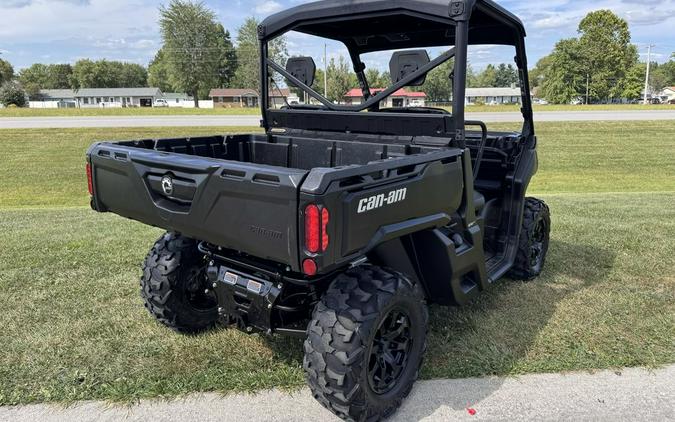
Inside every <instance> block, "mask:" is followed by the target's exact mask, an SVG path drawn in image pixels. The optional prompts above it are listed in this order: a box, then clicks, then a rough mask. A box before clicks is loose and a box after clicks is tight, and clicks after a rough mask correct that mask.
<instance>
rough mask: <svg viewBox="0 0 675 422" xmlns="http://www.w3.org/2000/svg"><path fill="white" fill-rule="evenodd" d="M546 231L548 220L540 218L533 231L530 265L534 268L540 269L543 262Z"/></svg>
mask: <svg viewBox="0 0 675 422" xmlns="http://www.w3.org/2000/svg"><path fill="white" fill-rule="evenodd" d="M546 232H547V229H546V222H545V221H544V220H539V221H538V222H537V225H536V226H535V228H534V231H533V232H532V246H531V249H530V265H531V266H532V268H533V269H534V270H538V269H539V268H540V267H541V266H542V264H543V260H544V253H545V251H544V248H545V247H546V246H545V245H546Z"/></svg>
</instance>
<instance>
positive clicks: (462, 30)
mask: <svg viewBox="0 0 675 422" xmlns="http://www.w3.org/2000/svg"><path fill="white" fill-rule="evenodd" d="M338 3H340V4H341V3H345V7H346V5H347V4H348V6H349V7H347V9H348V10H349V12H347V13H346V14H345V12H344V10H345V7H340V4H338ZM443 4H444V2H443V1H442V0H406V1H401V0H338V1H335V0H328V1H320V2H316V3H308V4H305V5H302V6H298V7H295V8H293V9H289V10H286V11H283V12H280V13H278V14H277V15H273V16H271V17H269V18H268V19H266V20H265V21H264V22H263V23H262V24H261V25H260V27H259V28H258V36H259V40H260V68H261V80H262V81H266V82H263V83H262V84H261V98H262V101H261V102H260V105H261V111H262V116H263V118H262V122H261V124H262V127H263V128H264V129H265V130H266V131H269V130H270V127H271V126H272V125H270V116H269V114H270V112H271V110H270V104H269V92H270V82H269V81H270V69H273V70H274V71H276V72H278V73H279V74H280V75H282V76H283V77H285V78H286V79H287V80H288V81H290V82H291V83H292V84H293V85H295V86H296V87H298V88H300V89H301V90H303V91H304V92H306V93H307V94H309V95H310V96H311V97H313V98H314V99H316V100H317V101H319V102H320V103H321V104H322V105H323V106H324V107H326V110H320V112H322V113H331V112H342V113H343V112H347V113H349V112H354V113H359V112H362V111H364V110H370V111H377V110H378V108H379V103H380V102H381V101H382V100H384V99H386V98H387V97H389V96H391V95H392V94H393V93H395V92H396V91H397V90H399V89H401V88H403V87H405V86H407V85H409V84H410V83H411V82H413V81H415V80H417V79H419V78H420V77H422V76H424V75H426V74H428V73H429V72H430V71H432V70H433V69H435V68H437V67H439V66H440V65H442V64H443V63H445V62H447V61H448V60H450V59H452V58H454V59H455V63H454V83H453V101H452V103H453V108H452V118H453V120H454V127H455V131H456V133H455V134H454V138H455V140H456V141H458V142H459V143H461V144H463V143H464V141H465V139H466V134H465V126H466V125H467V124H469V122H466V120H465V94H466V68H467V63H468V59H467V51H468V45H470V44H482V43H493V44H504V45H513V46H514V47H515V49H516V57H515V63H516V66H517V68H518V76H519V79H520V87H521V98H522V108H521V112H522V115H523V119H524V124H523V129H522V135H523V136H524V137H526V138H527V139H528V140H529V141H530V142H529V143H530V144H531V145H533V144H534V142H535V138H534V135H535V134H534V124H533V112H532V101H531V98H530V94H529V92H530V85H529V79H528V70H527V56H526V51H525V41H524V38H525V30H524V28H523V25H522V22H520V20H519V19H518V18H516V17H515V16H514V15H512V14H511V13H509V12H507V11H506V10H505V9H503V8H501V7H500V6H498V5H497V4H496V3H494V2H492V1H491V0H460V1H450V2H449V3H445V5H446V6H444V8H443V7H441V6H442V5H443ZM413 7H414V8H416V9H417V10H411V8H413ZM338 10H341V12H338ZM441 10H445V14H444V15H441V12H440V11H441ZM476 10H478V11H479V12H480V13H477V14H476V16H474V17H473V18H472V15H473V13H474V11H476ZM392 16H393V17H394V18H400V17H401V16H402V17H410V18H411V19H412V18H414V19H417V23H418V24H419V23H420V22H423V23H424V22H428V23H429V26H433V27H434V30H435V31H436V32H429V31H424V30H420V29H419V26H418V27H417V28H415V29H411V30H410V32H409V33H405V31H403V32H401V33H400V34H399V35H400V36H401V38H404V39H407V41H405V42H404V43H403V45H401V44H397V43H395V42H391V43H384V44H382V43H381V42H380V44H377V42H374V43H373V45H368V40H369V36H377V35H386V37H385V38H387V37H390V36H391V34H383V33H375V34H376V35H372V34H366V35H363V33H362V32H361V31H363V29H362V28H361V27H360V25H355V24H354V25H350V24H349V23H350V22H357V21H358V19H370V20H375V21H377V20H378V19H380V18H381V19H383V20H386V19H387V18H389V19H391V18H392ZM404 29H405V28H404ZM453 29H454V31H453ZM293 30H297V31H299V32H304V33H307V34H311V35H316V36H319V37H325V38H330V39H334V40H337V41H340V42H342V43H343V44H345V46H346V47H347V49H348V51H349V55H350V58H351V60H352V62H353V67H354V71H355V73H356V75H357V78H358V80H359V84H360V88H361V91H362V92H363V97H364V99H365V100H366V101H365V102H364V103H363V104H360V105H356V106H346V105H338V104H334V103H333V102H331V101H330V100H328V99H327V98H325V97H324V96H323V95H321V94H320V93H318V92H317V91H316V90H314V89H312V88H311V87H310V86H307V85H306V84H304V83H303V82H302V81H300V80H299V79H297V78H295V77H294V76H293V75H291V74H290V73H289V72H287V71H286V69H284V68H283V67H282V66H280V65H279V64H278V63H275V62H274V61H273V60H272V59H270V58H269V46H268V42H269V40H271V39H273V38H276V37H278V36H281V35H283V34H284V33H287V32H290V31H293ZM366 31H367V30H366ZM415 31H416V32H415ZM439 31H442V32H439ZM415 37H417V41H415ZM439 37H440V38H443V39H440V40H439ZM364 40H365V41H364ZM443 40H446V41H448V42H450V44H446V45H447V46H451V45H452V44H451V43H452V42H454V47H452V48H451V49H450V50H448V51H446V52H445V53H443V54H442V55H440V56H439V57H437V58H436V59H434V60H432V61H430V62H429V63H428V64H426V65H424V66H422V67H420V68H419V69H417V70H416V71H415V72H412V73H410V74H408V75H407V76H406V77H404V78H403V79H401V80H400V81H399V82H397V83H395V84H393V85H391V86H390V87H389V88H387V89H385V90H384V91H382V92H380V93H379V94H377V95H375V96H371V93H370V88H369V86H368V81H367V79H366V76H365V72H364V71H365V65H364V64H363V62H362V61H361V54H362V53H364V52H369V51H381V50H385V49H390V50H395V49H397V48H399V46H400V47H405V48H427V47H430V46H431V47H433V46H442V44H441V41H443ZM298 109H299V110H303V109H302V108H298ZM304 110H305V111H308V110H307V109H304ZM312 111H313V112H319V110H312ZM472 123H475V122H472Z"/></svg>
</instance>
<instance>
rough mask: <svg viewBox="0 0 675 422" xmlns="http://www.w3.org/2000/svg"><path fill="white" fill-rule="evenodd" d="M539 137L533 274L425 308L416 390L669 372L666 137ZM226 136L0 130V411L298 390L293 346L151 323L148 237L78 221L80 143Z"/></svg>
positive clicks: (577, 132) (671, 199)
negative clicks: (432, 382) (624, 371)
mask: <svg viewBox="0 0 675 422" xmlns="http://www.w3.org/2000/svg"><path fill="white" fill-rule="evenodd" d="M495 127H497V126H495ZM538 128H539V137H540V142H541V144H540V145H541V149H540V156H541V166H540V172H539V174H538V175H537V177H536V180H535V182H534V185H533V187H532V189H531V193H532V194H536V195H537V196H540V197H542V198H543V199H545V200H546V201H547V202H548V203H549V204H550V206H551V209H552V213H553V232H552V242H551V250H550V255H549V259H548V262H547V267H546V270H545V272H544V274H543V276H542V277H541V278H539V279H537V280H535V281H532V282H529V283H522V282H513V281H508V280H505V281H504V282H503V283H501V284H499V285H498V286H497V287H496V288H495V289H494V290H493V291H491V292H488V293H487V294H486V295H484V296H482V297H481V298H480V299H478V300H477V301H476V302H474V303H473V304H471V305H470V306H467V307H464V308H457V309H445V308H438V307H434V308H432V312H431V334H430V348H429V352H428V355H427V360H426V364H425V367H424V370H423V377H424V378H438V377H467V376H484V375H516V374H523V373H532V372H553V371H571V370H581V369H589V370H592V369H601V368H619V367H625V366H649V367H655V366H659V365H663V364H668V363H672V362H675V273H673V268H674V267H675V258H673V256H672V251H673V250H674V249H675V167H674V164H673V162H675V124H673V123H672V122H661V123H656V122H631V123H598V122H594V123H574V124H569V123H560V124H558V123H546V124H540V125H538ZM226 130H227V131H231V130H233V129H231V128H228V129H221V130H220V131H219V130H218V129H213V128H207V129H190V128H182V129H125V130H116V131H115V132H111V131H110V130H101V129H82V130H48V131H44V130H34V131H25V130H21V131H13V130H0V163H1V164H2V165H0V245H1V246H0V292H2V293H0V309H2V312H0V324H1V326H2V327H3V328H2V330H0V405H7V404H16V403H29V402H42V401H72V400H81V399H104V400H113V401H121V402H128V401H131V400H134V399H138V398H147V397H173V396H176V395H180V394H186V393H191V392H197V391H221V392H231V391H252V390H259V389H264V388H270V387H282V388H294V387H298V386H302V385H304V380H303V374H302V370H301V347H300V345H301V342H300V341H298V340H294V339H286V338H273V339H268V338H265V337H261V336H253V337H251V336H246V335H244V334H241V333H239V332H236V331H232V330H216V331H212V332H209V333H207V334H204V335H200V336H181V335H177V334H175V333H173V332H171V331H169V330H168V329H166V328H164V327H162V326H160V325H159V324H157V323H156V322H155V320H154V319H153V318H152V317H151V316H150V315H148V314H147V312H146V311H145V309H144V308H143V305H142V302H141V299H140V296H139V292H138V278H139V276H140V262H141V261H142V259H143V258H144V256H145V254H146V253H147V250H148V249H149V248H150V246H151V245H152V243H153V242H154V241H155V239H156V238H157V237H159V236H160V234H161V231H160V230H158V229H154V228H150V227H146V226H144V225H141V224H139V223H135V222H132V221H129V220H126V219H123V218H120V217H116V216H114V215H110V214H96V213H94V212H93V211H90V210H89V209H88V208H87V207H86V203H87V193H86V180H85V177H84V166H83V163H84V151H85V149H86V148H87V146H88V145H89V144H90V143H91V142H92V141H94V140H103V139H129V138H145V137H160V136H179V135H187V134H206V133H218V132H221V133H222V132H224V131H226ZM251 130H253V129H246V128H236V129H234V131H251Z"/></svg>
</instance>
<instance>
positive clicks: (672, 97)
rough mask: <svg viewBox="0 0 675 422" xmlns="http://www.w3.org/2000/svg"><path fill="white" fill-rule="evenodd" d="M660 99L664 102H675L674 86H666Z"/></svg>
mask: <svg viewBox="0 0 675 422" xmlns="http://www.w3.org/2000/svg"><path fill="white" fill-rule="evenodd" d="M660 97H661V98H662V99H665V100H666V102H667V103H668V102H671V101H675V86H668V87H665V88H664V89H663V91H662V92H661V95H660Z"/></svg>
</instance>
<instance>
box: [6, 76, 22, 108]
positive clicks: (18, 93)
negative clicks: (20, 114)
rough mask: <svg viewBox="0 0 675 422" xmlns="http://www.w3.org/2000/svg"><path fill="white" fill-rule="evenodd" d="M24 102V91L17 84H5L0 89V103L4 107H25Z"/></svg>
mask: <svg viewBox="0 0 675 422" xmlns="http://www.w3.org/2000/svg"><path fill="white" fill-rule="evenodd" d="M26 102H27V100H26V91H24V90H23V87H22V86H21V84H20V83H19V82H16V81H9V82H5V83H4V84H3V85H2V87H1V88H0V103H2V104H3V105H4V106H5V107H9V106H11V105H15V106H17V107H25V106H26V105H27V104H26Z"/></svg>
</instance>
